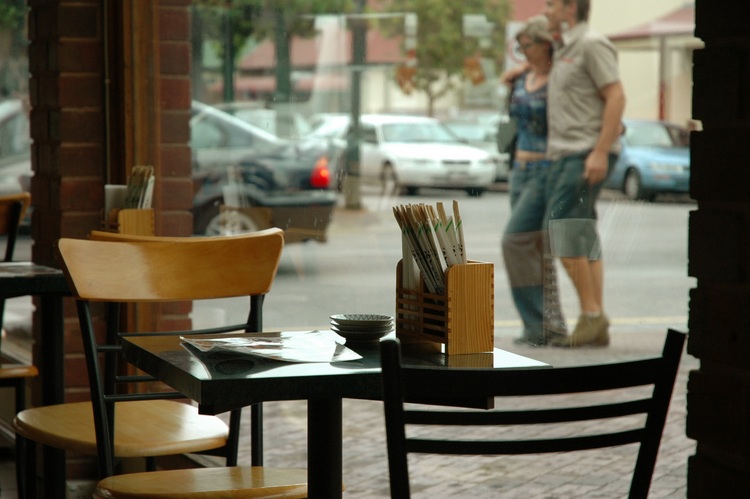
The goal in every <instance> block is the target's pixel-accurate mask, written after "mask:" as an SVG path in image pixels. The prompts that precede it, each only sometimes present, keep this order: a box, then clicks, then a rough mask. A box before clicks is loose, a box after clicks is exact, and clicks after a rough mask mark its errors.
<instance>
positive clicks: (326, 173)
mask: <svg viewBox="0 0 750 499" xmlns="http://www.w3.org/2000/svg"><path fill="white" fill-rule="evenodd" d="M330 184H331V170H329V169H328V158H327V157H325V156H321V157H320V159H318V161H316V162H315V168H313V171H312V174H311V175H310V185H311V186H313V187H314V188H316V189H327V188H328V186H329V185H330Z"/></svg>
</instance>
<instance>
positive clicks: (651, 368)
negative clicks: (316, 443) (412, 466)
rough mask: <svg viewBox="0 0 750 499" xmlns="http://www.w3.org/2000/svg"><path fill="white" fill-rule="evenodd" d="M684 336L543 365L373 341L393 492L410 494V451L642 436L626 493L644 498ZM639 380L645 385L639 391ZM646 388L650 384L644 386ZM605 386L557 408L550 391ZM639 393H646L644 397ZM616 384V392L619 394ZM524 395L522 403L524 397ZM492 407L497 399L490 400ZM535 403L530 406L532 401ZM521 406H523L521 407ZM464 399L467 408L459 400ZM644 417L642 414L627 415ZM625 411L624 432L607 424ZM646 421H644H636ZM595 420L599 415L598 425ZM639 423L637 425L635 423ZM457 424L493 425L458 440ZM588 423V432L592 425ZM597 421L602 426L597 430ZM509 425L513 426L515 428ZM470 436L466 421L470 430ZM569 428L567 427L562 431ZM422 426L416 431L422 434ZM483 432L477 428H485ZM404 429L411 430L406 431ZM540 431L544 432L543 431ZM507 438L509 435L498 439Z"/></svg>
mask: <svg viewBox="0 0 750 499" xmlns="http://www.w3.org/2000/svg"><path fill="white" fill-rule="evenodd" d="M684 342H685V334H684V333H680V332H677V331H673V330H669V331H668V333H667V337H666V341H665V344H664V348H663V351H662V355H661V356H660V357H656V358H648V359H643V360H634V361H628V362H617V363H611V364H599V365H587V366H576V367H562V368H551V369H527V370H505V371H503V370H497V369H496V370H493V369H486V368H478V369H468V368H467V369H455V368H453V369H451V368H439V367H425V366H420V367H417V366H414V367H411V366H404V365H402V364H401V347H400V343H399V342H398V340H393V339H389V340H383V341H382V342H381V353H382V355H381V357H382V366H383V374H382V376H383V393H384V402H385V404H384V407H385V424H386V436H387V443H388V463H389V472H390V481H391V497H398V498H400V499H401V498H408V497H409V471H408V464H407V455H408V454H409V453H428V454H455V455H460V454H471V455H475V454H476V455H479V454H484V455H502V454H538V453H547V452H567V451H577V450H585V449H595V448H604V447H613V446H619V445H625V444H630V443H640V447H639V450H638V457H637V459H636V463H635V471H634V473H633V477H632V480H631V487H630V497H631V498H636V497H637V498H645V497H646V496H647V494H648V489H649V488H650V485H651V477H652V474H653V470H654V466H655V463H656V455H657V452H658V450H659V444H660V441H661V436H662V432H663V429H664V424H665V421H666V416H667V410H668V408H669V402H670V399H671V396H672V390H673V387H674V381H675V377H676V376H677V368H678V366H679V362H680V358H681V355H682V349H683V344H684ZM641 387H646V388H645V389H644V388H641ZM651 387H652V388H653V389H651V390H650V391H649V388H651ZM604 390H616V391H618V392H617V393H618V395H619V396H616V395H614V393H613V392H609V391H608V392H607V395H606V397H595V398H597V400H595V401H592V400H591V397H588V398H586V397H583V398H581V399H579V398H578V397H576V398H575V399H574V400H575V401H574V402H573V404H574V405H568V404H567V403H566V405H565V407H564V408H560V407H558V405H559V398H558V399H557V403H556V402H555V401H550V399H551V397H545V396H548V395H561V394H574V393H575V394H579V393H587V392H599V391H604ZM644 390H645V391H646V392H648V393H646V394H644ZM620 391H622V392H623V393H619V392H620ZM515 396H534V397H535V399H534V400H532V401H530V402H529V403H531V402H534V403H535V408H531V409H515V410H506V409H494V410H466V409H460V410H452V409H439V410H438V409H435V408H426V407H425V406H422V405H417V406H411V405H409V406H407V407H404V401H407V402H411V401H419V400H435V401H441V400H445V401H450V405H460V400H461V399H465V400H469V399H474V398H476V397H482V398H484V397H515ZM524 401H525V402H526V400H524ZM496 402H497V403H498V404H500V403H502V402H503V400H502V399H498V400H496ZM536 402H538V404H536ZM524 405H525V404H524ZM467 406H469V405H467ZM633 415H645V416H646V417H645V418H642V417H640V418H638V417H636V418H632V417H630V416H633ZM626 417H627V418H628V419H627V423H628V424H631V423H632V427H629V428H628V429H626V430H623V429H622V426H618V425H616V424H611V420H610V418H626ZM643 419H645V423H644V422H643ZM596 420H609V421H605V422H604V424H602V425H601V426H597V425H596V424H595V421H596ZM575 421H583V422H586V424H584V425H582V426H583V427H584V428H583V429H582V430H581V432H580V433H578V434H575V433H574V434H570V433H566V434H565V436H560V437H557V438H555V437H547V438H531V437H529V438H524V437H523V436H524V435H526V434H529V433H532V432H531V431H529V430H526V432H523V431H521V432H519V431H518V428H519V426H518V425H535V424H548V423H549V424H554V423H567V422H575ZM640 423H643V424H640ZM421 425H436V426H434V427H431V428H430V430H429V438H425V437H419V438H417V437H412V436H410V437H408V438H407V436H406V435H407V431H406V429H407V427H414V426H421ZM462 426H471V427H476V426H495V427H496V428H494V429H493V436H492V437H491V438H486V436H480V437H478V436H476V435H474V439H471V438H462V436H457V435H464V433H459V431H461V432H463V431H465V430H466V429H465V428H464V429H461V430H459V429H458V427H462ZM592 428H594V429H596V430H595V431H592ZM599 428H604V429H603V430H601V431H599ZM514 430H515V431H514ZM469 431H470V433H471V428H469ZM569 431H572V430H569ZM424 433H425V432H424V431H423V432H422V434H423V435H424ZM486 434H487V433H482V434H481V435H486ZM410 435H412V433H410ZM545 435H549V433H547V432H545ZM504 437H507V438H504Z"/></svg>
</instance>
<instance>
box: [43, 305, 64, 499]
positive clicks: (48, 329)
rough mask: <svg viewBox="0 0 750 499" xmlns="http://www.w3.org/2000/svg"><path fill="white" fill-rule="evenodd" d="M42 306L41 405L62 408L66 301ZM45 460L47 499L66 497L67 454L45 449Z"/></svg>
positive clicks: (58, 450) (49, 448) (48, 448)
mask: <svg viewBox="0 0 750 499" xmlns="http://www.w3.org/2000/svg"><path fill="white" fill-rule="evenodd" d="M39 306H40V313H39V315H40V326H41V345H40V352H39V356H40V357H41V362H39V370H40V374H41V381H42V405H53V404H60V403H63V402H65V339H64V327H63V298H62V296H60V295H52V294H45V295H41V297H40V304H39ZM43 456H44V458H43V459H44V490H45V497H64V496H65V451H62V450H60V449H54V448H51V447H45V449H44V454H43Z"/></svg>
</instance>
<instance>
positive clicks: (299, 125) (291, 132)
mask: <svg viewBox="0 0 750 499" xmlns="http://www.w3.org/2000/svg"><path fill="white" fill-rule="evenodd" d="M216 107H217V108H219V109H221V110H222V111H226V112H227V113H229V114H231V115H232V116H236V117H238V118H240V119H241V120H244V121H247V122H248V123H250V124H252V125H255V126H256V127H258V128H262V129H263V130H265V131H267V132H269V133H271V134H273V135H276V136H277V137H280V138H282V139H294V140H296V139H300V138H302V137H304V136H305V135H307V134H309V133H310V131H311V130H312V126H311V125H310V123H309V122H308V121H307V119H306V118H305V117H304V116H303V115H302V113H299V112H296V111H294V110H292V109H266V108H264V107H260V105H259V104H257V103H255V102H252V101H248V102H241V101H237V102H228V103H221V104H216Z"/></svg>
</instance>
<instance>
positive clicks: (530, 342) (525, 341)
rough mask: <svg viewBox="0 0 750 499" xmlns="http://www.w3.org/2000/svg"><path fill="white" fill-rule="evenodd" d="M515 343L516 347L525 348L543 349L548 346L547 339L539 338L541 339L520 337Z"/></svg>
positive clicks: (514, 340) (515, 339)
mask: <svg viewBox="0 0 750 499" xmlns="http://www.w3.org/2000/svg"><path fill="white" fill-rule="evenodd" d="M513 343H514V344H516V345H521V346H525V347H543V346H546V345H547V339H546V338H544V337H542V336H539V337H533V338H532V337H526V336H519V337H518V338H514V339H513Z"/></svg>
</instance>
